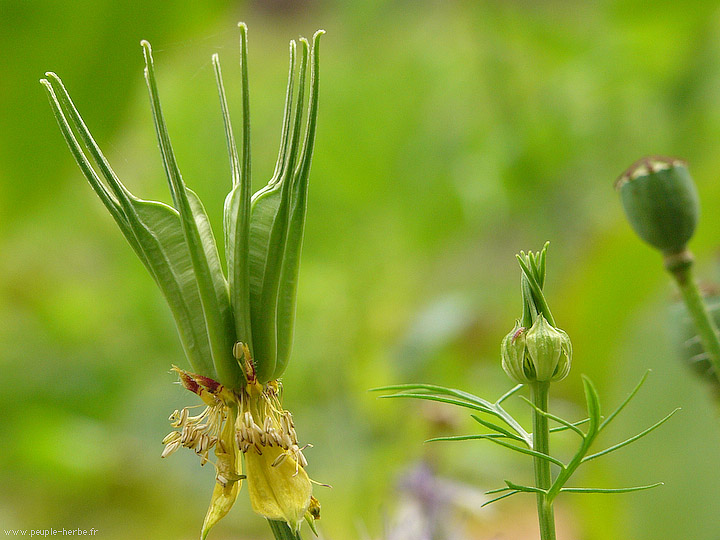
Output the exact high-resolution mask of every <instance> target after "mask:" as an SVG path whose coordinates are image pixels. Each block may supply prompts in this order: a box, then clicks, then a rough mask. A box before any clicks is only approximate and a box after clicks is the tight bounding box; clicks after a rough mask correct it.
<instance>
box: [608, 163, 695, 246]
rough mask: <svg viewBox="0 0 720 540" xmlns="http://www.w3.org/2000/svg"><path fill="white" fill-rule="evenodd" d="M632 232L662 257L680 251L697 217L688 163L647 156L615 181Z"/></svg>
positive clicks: (687, 239)
mask: <svg viewBox="0 0 720 540" xmlns="http://www.w3.org/2000/svg"><path fill="white" fill-rule="evenodd" d="M615 188H616V189H617V190H618V191H619V192H620V198H621V200H622V204H623V207H624V208H625V214H626V215H627V217H628V221H629V222H630V225H631V226H632V228H633V229H635V232H636V233H637V234H638V235H639V236H640V238H642V239H643V240H645V242H647V243H648V244H650V245H651V246H653V247H655V248H657V249H659V250H660V251H662V252H663V254H665V255H673V254H676V253H680V252H683V251H684V250H685V247H686V245H687V243H688V241H689V240H690V238H692V235H693V233H694V232H695V227H696V226H697V222H698V217H699V215H700V204H699V200H698V194H697V190H696V188H695V184H694V183H693V181H692V178H691V177H690V173H689V172H688V169H687V164H686V163H685V162H684V161H681V160H679V159H675V158H667V157H660V156H650V157H646V158H643V159H641V160H639V161H636V162H635V163H633V165H631V166H630V168H628V170H627V171H625V173H623V174H622V176H620V178H618V179H617V181H616V182H615Z"/></svg>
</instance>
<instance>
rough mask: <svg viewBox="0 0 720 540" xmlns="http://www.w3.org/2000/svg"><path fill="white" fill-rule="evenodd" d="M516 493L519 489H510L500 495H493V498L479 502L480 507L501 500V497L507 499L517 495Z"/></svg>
mask: <svg viewBox="0 0 720 540" xmlns="http://www.w3.org/2000/svg"><path fill="white" fill-rule="evenodd" d="M488 493H491V492H490V491H488ZM518 493H520V492H519V491H511V492H510V493H505V494H504V495H501V496H500V497H495V498H494V499H490V500H489V501H487V502H485V503H483V504H481V505H480V508H483V507H485V506H488V505H489V504H492V503H495V502H498V501H501V500H503V499H507V498H508V497H512V496H513V495H517V494H518Z"/></svg>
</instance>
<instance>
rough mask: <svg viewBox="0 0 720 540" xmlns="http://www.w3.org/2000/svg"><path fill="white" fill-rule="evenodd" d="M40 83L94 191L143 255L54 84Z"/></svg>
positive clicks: (137, 250)
mask: <svg viewBox="0 0 720 540" xmlns="http://www.w3.org/2000/svg"><path fill="white" fill-rule="evenodd" d="M46 75H47V76H48V77H52V78H53V79H54V80H55V81H56V82H58V83H59V84H60V85H62V81H60V78H59V77H58V76H57V75H55V74H54V73H47V74H46ZM40 83H41V84H42V85H43V86H44V87H45V89H46V90H47V93H48V98H49V99H50V106H51V107H52V110H53V114H54V115H55V119H56V120H57V123H58V125H59V126H60V131H61V133H62V135H63V137H64V138H65V142H66V143H67V145H68V147H69V148H70V151H71V152H72V155H73V157H74V158H75V161H76V162H77V164H78V165H79V166H80V169H81V171H82V173H83V175H84V176H85V178H87V180H88V182H89V183H90V186H91V187H92V188H93V191H95V193H96V194H97V196H98V197H100V200H101V201H102V203H103V205H105V208H107V210H108V211H109V212H110V214H111V215H112V217H113V219H114V220H115V222H116V223H117V224H118V226H119V227H120V229H121V231H122V233H123V235H124V236H125V238H127V239H128V241H129V242H130V243H131V245H132V246H133V248H134V249H135V251H136V252H138V254H140V255H142V250H141V249H140V247H139V246H138V245H137V243H136V241H135V237H134V236H133V234H132V230H131V229H130V224H129V223H128V220H127V216H125V214H124V212H123V210H122V208H121V207H120V203H119V202H118V201H117V199H115V197H114V196H113V195H112V194H111V193H110V192H109V191H108V189H107V188H106V187H105V185H104V184H103V183H102V181H101V180H100V178H99V177H98V175H97V173H96V172H95V170H94V169H93V167H92V165H91V163H90V161H89V160H88V158H87V156H86V155H85V153H84V152H83V150H82V147H81V146H80V143H79V142H78V141H77V139H76V138H75V134H74V133H73V132H72V129H71V128H70V124H69V123H68V121H67V118H66V117H65V114H64V113H63V111H62V108H61V105H60V102H59V100H58V97H57V94H56V93H55V90H54V89H53V87H52V85H51V84H50V82H49V81H48V80H47V79H41V80H40Z"/></svg>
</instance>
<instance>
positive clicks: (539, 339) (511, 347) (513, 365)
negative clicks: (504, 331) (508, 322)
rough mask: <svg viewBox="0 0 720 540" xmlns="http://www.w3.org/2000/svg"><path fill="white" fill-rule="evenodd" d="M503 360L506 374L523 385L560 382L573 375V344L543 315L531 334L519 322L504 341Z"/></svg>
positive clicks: (538, 319)
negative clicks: (570, 373)
mask: <svg viewBox="0 0 720 540" xmlns="http://www.w3.org/2000/svg"><path fill="white" fill-rule="evenodd" d="M501 356H502V366H503V369H504V370H505V373H507V374H508V376H509V377H510V378H511V379H514V380H515V381H517V382H519V383H521V384H525V383H529V382H545V381H546V382H550V381H559V380H562V379H564V378H565V377H566V376H567V374H568V373H569V372H570V362H571V359H572V344H571V343H570V338H569V337H568V335H567V334H566V333H565V332H563V331H562V330H560V329H559V328H555V327H554V326H552V325H551V324H550V323H548V322H547V321H546V320H545V317H543V316H542V315H539V316H538V317H537V319H535V323H534V324H533V325H532V326H531V327H530V329H529V330H527V331H526V330H525V328H523V327H521V326H520V323H519V322H517V321H516V322H515V328H513V330H512V331H511V332H510V333H509V334H508V335H507V336H505V338H504V339H503V341H502V345H501Z"/></svg>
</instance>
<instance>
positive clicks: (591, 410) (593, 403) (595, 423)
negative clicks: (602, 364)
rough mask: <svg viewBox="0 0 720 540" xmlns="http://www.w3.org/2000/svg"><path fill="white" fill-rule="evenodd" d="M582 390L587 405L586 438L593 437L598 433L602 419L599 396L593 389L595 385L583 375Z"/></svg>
mask: <svg viewBox="0 0 720 540" xmlns="http://www.w3.org/2000/svg"><path fill="white" fill-rule="evenodd" d="M582 381H583V388H584V390H585V402H586V403H587V410H588V417H589V418H590V422H589V423H588V432H587V435H586V437H594V436H595V435H597V433H598V432H599V431H600V421H601V419H602V415H601V411H600V396H599V395H598V393H597V390H596V389H595V385H594V384H593V383H592V381H591V380H590V379H588V378H587V377H586V376H585V375H583V376H582Z"/></svg>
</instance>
